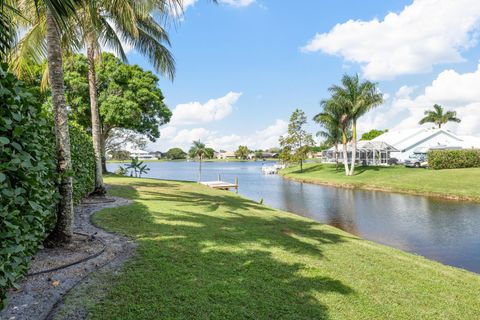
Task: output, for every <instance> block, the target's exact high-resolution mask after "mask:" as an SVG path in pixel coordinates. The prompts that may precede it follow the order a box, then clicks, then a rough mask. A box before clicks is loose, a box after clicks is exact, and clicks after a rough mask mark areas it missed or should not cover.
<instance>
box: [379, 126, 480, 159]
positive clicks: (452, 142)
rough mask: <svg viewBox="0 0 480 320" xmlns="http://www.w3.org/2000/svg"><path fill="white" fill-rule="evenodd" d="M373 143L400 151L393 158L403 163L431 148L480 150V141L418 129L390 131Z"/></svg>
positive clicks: (438, 131)
mask: <svg viewBox="0 0 480 320" xmlns="http://www.w3.org/2000/svg"><path fill="white" fill-rule="evenodd" d="M372 141H378V142H384V143H387V144H389V145H391V146H393V147H394V148H395V149H397V150H398V151H395V152H391V157H393V158H397V159H398V160H399V161H401V162H403V161H405V160H406V159H408V158H409V157H410V156H411V155H412V154H414V153H423V152H427V151H428V150H429V149H430V148H439V147H447V148H459V149H470V148H480V139H479V138H476V137H462V136H458V135H456V134H454V133H452V132H450V131H448V130H445V129H426V128H421V127H419V128H416V129H407V130H392V131H388V132H386V133H384V134H382V135H380V136H378V137H376V138H375V139H373V140H372Z"/></svg>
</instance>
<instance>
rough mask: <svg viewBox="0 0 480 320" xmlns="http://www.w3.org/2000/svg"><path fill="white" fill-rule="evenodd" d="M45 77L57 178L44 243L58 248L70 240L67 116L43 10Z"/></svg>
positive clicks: (56, 38) (58, 54) (56, 37)
mask: <svg viewBox="0 0 480 320" xmlns="http://www.w3.org/2000/svg"><path fill="white" fill-rule="evenodd" d="M46 36H47V60H48V76H49V78H50V85H51V89H52V103H53V113H54V117H55V140H56V153H57V161H58V163H57V170H58V173H59V175H60V185H59V188H58V191H59V193H60V201H59V203H58V207H57V222H56V224H55V228H54V230H53V231H52V233H51V234H50V235H49V238H48V242H50V243H52V244H55V245H59V244H65V243H68V242H70V241H71V239H72V236H73V219H74V217H73V200H72V177H71V176H70V175H69V172H70V171H71V169H72V161H71V156H70V136H69V133H68V113H67V108H66V104H65V92H64V81H63V61H62V48H61V45H60V34H59V31H58V27H57V24H56V22H55V19H54V17H53V15H52V13H51V12H50V10H49V9H48V8H47V12H46Z"/></svg>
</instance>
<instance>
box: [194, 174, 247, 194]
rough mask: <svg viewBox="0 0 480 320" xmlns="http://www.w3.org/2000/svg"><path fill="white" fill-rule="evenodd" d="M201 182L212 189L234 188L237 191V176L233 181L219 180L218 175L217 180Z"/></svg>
mask: <svg viewBox="0 0 480 320" xmlns="http://www.w3.org/2000/svg"><path fill="white" fill-rule="evenodd" d="M200 183H201V184H203V185H205V186H207V187H210V188H213V189H220V190H230V189H235V192H236V193H238V178H235V182H234V183H231V182H225V181H221V180H220V176H219V178H218V180H217V181H201V182H200Z"/></svg>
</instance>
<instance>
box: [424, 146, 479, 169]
mask: <svg viewBox="0 0 480 320" xmlns="http://www.w3.org/2000/svg"><path fill="white" fill-rule="evenodd" d="M428 165H429V166H430V167H431V168H432V169H435V170H440V169H457V168H479V167H480V149H463V150H435V151H430V152H429V153H428Z"/></svg>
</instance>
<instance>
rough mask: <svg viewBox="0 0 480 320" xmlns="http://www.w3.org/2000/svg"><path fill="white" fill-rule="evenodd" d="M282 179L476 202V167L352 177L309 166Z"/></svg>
mask: <svg viewBox="0 0 480 320" xmlns="http://www.w3.org/2000/svg"><path fill="white" fill-rule="evenodd" d="M280 174H282V175H283V176H284V177H286V178H289V179H293V180H297V181H302V182H310V183H318V184H327V185H335V186H343V187H354V188H362V189H373V190H383V191H396V192H406V193H412V194H422V195H432V196H439V197H446V198H452V199H465V200H473V201H480V168H472V169H451V170H427V169H415V168H406V167H403V166H394V167H359V168H357V169H356V172H355V175H354V176H351V177H347V176H345V172H344V171H343V165H342V166H340V169H339V171H338V172H337V171H336V170H335V166H334V165H329V164H318V163H309V164H306V165H305V166H304V171H303V173H301V172H300V168H299V167H297V166H295V167H290V168H287V169H284V170H282V171H281V172H280Z"/></svg>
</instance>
